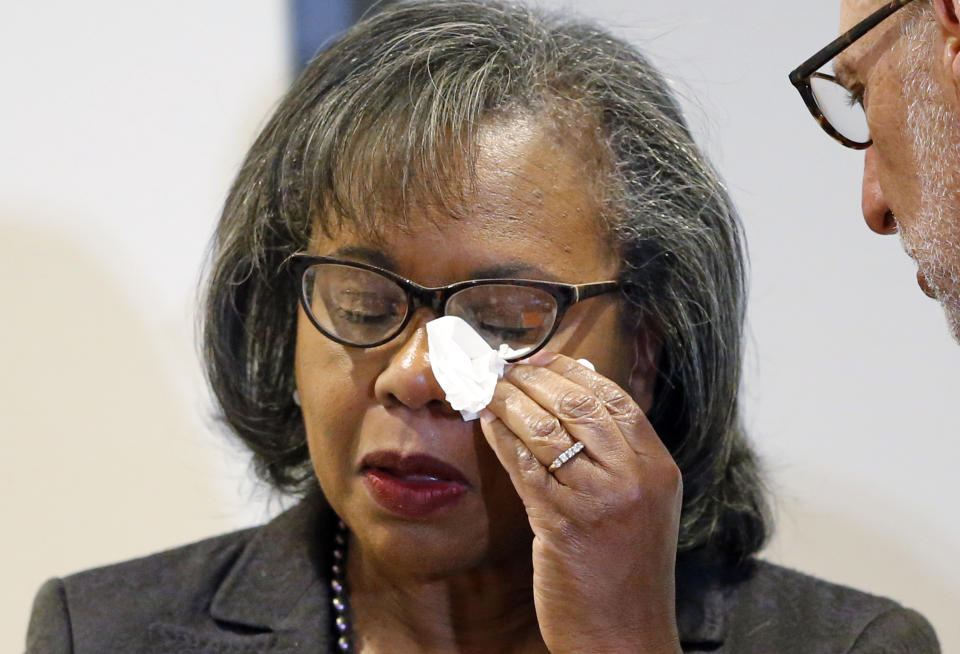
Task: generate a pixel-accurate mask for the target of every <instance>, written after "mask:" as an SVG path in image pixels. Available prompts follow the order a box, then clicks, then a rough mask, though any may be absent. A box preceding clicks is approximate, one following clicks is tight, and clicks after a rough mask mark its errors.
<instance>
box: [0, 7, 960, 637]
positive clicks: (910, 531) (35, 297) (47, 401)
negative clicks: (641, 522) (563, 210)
mask: <svg viewBox="0 0 960 654" xmlns="http://www.w3.org/2000/svg"><path fill="white" fill-rule="evenodd" d="M540 4H542V5H544V6H556V7H560V6H564V5H561V3H553V2H541V3H540ZM3 9H4V11H3V14H4V19H3V20H2V21H0V80H3V81H2V85H3V102H2V104H0V152H2V153H3V154H2V156H0V244H2V245H0V252H2V256H0V300H2V306H3V310H2V320H0V369H2V371H3V372H2V380H0V438H2V441H0V442H2V447H3V452H2V459H0V460H2V464H0V465H2V466H3V468H2V475H0V498H2V499H0V502H2V504H0V507H2V512H3V513H2V516H0V517H2V524H3V525H4V533H5V534H6V536H5V537H4V538H3V545H2V549H0V553H2V559H0V560H2V566H3V568H2V578H3V579H4V584H3V590H2V594H0V602H2V603H0V649H2V650H4V651H18V650H20V649H22V643H23V634H24V632H25V629H26V621H27V616H28V613H29V608H30V602H31V599H32V596H33V593H34V592H35V591H36V589H37V588H38V587H39V585H40V584H41V583H42V582H43V580H44V579H46V578H48V577H50V576H53V575H63V574H67V573H70V572H72V571H76V570H78V569H82V568H87V567H90V566H94V565H99V564H104V563H108V562H113V561H117V560H120V559H123V558H129V557H132V556H137V555H142V554H146V553H149V552H153V551H156V550H159V549H162V548H166V547H170V546H174V545H177V544H181V543H184V542H187V541H190V540H195V539H199V538H202V537H204V536H208V535H212V534H215V533H219V532H222V531H226V530H230V529H234V528H237V527H239V526H245V525H250V524H255V523H258V522H261V521H262V520H264V519H265V518H266V517H268V516H269V515H271V514H272V513H274V512H275V511H276V510H278V508H279V507H280V506H281V504H282V502H280V501H279V500H277V499H276V498H271V496H270V495H269V493H267V492H265V491H264V490H263V489H262V487H260V486H259V485H258V484H257V483H256V482H254V481H252V480H251V479H250V476H249V474H248V471H247V464H246V458H245V456H244V455H243V453H242V452H241V451H240V450H239V449H238V448H237V447H236V446H235V445H234V444H233V443H232V442H231V441H230V440H229V439H228V438H227V437H225V436H224V435H223V434H222V432H221V431H220V430H219V429H218V427H217V425H216V421H215V420H214V418H213V413H212V409H211V406H210V403H209V398H208V395H207V391H206V390H205V388H204V384H203V379H202V376H201V373H200V366H199V364H198V359H197V355H196V348H195V345H194V331H193V330H194V321H195V310H194V306H195V295H196V290H195V289H196V283H197V280H198V278H199V276H200V274H201V266H202V262H203V259H204V254H205V250H206V245H207V242H208V239H209V235H210V233H211V230H212V227H213V224H214V221H215V219H216V217H217V213H218V210H219V207H220V205H221V203H222V201H223V199H224V197H225V194H226V191H227V188H228V186H229V183H230V181H231V179H232V177H233V175H234V174H235V172H236V170H237V167H238V165H239V163H240V161H241V158H242V156H243V153H244V151H245V149H246V148H247V147H248V146H249V144H250V143H251V142H252V140H253V138H254V137H255V135H256V132H257V129H258V127H259V126H261V125H262V124H263V122H264V120H265V118H266V117H267V116H268V115H269V112H270V111H271V108H272V107H273V106H274V105H275V103H276V101H277V100H278V98H279V96H280V95H281V93H282V92H283V90H284V89H285V87H286V85H287V84H288V83H289V72H288V71H289V59H290V57H289V38H290V37H289V34H288V32H289V29H288V28H289V26H288V24H287V20H288V19H287V7H286V4H285V3H281V2H272V3H271V2H259V1H256V2H255V1H252V0H242V1H241V0H229V1H228V0H208V1H206V2H186V1H184V0H179V1H171V0H165V1H164V2H153V1H150V2H137V3H129V2H120V1H119V0H89V1H87V2H83V3H75V2H67V1H65V0H58V1H50V2H45V3H25V2H6V3H4V7H3ZM577 11H579V12H580V13H581V14H584V15H588V16H593V17H595V18H597V19H599V20H600V21H601V22H602V23H603V24H605V25H606V26H608V27H610V28H612V29H613V30H615V31H616V32H617V33H618V34H620V35H623V36H626V37H627V38H629V39H631V40H632V41H634V42H635V43H637V44H638V45H639V46H640V47H641V48H642V49H643V50H644V51H646V52H648V53H649V54H650V55H651V56H652V58H653V59H654V60H655V61H656V62H657V63H658V64H659V65H660V66H661V67H662V68H663V70H664V71H665V72H666V73H667V74H668V76H669V77H670V78H671V80H673V81H674V84H675V87H676V89H677V91H678V93H680V94H681V95H682V96H683V97H684V101H685V106H686V107H687V109H688V112H689V117H690V120H691V123H692V125H693V126H694V128H695V130H696V133H697V134H698V138H699V141H700V143H701V144H702V145H703V146H704V147H705V148H706V149H707V151H708V152H709V153H710V154H711V156H712V158H713V160H714V162H715V163H716V165H717V167H718V168H719V170H720V171H721V173H722V175H723V176H724V178H725V179H726V181H727V183H728V184H729V188H730V191H731V193H732V194H733V197H734V199H735V201H736V203H737V205H738V207H739V208H740V211H741V213H742V216H743V220H744V223H745V226H746V233H747V239H748V244H749V248H750V253H751V269H752V270H751V282H752V283H751V296H750V297H751V300H750V306H749V323H748V329H749V335H750V336H749V342H750V349H749V354H748V358H747V362H746V370H747V375H746V381H745V386H744V393H743V402H744V405H745V411H746V415H747V421H748V426H749V429H750V432H751V434H752V437H753V440H754V442H755V443H756V446H757V448H758V450H759V451H760V452H761V454H762V456H763V458H764V461H765V463H766V467H767V470H768V474H769V478H770V481H771V486H772V488H773V490H774V492H775V495H776V502H777V508H778V518H779V522H778V532H777V535H776V537H775V539H774V541H773V542H772V544H771V545H770V546H769V547H768V549H767V550H766V552H765V556H766V557H767V558H769V559H772V560H774V561H777V562H782V563H785V564H787V565H790V566H793V567H797V568H800V569H803V570H805V571H808V572H810V573H813V574H816V575H818V576H822V577H826V578H828V579H831V580H835V581H839V582H842V583H846V584H850V585H853V586H857V587H859V588H862V589H865V590H868V591H870V592H874V593H877V594H882V595H887V596H891V597H894V598H896V599H898V600H899V601H901V602H903V603H904V604H906V605H908V606H912V607H914V608H917V609H919V610H920V611H921V612H923V613H924V614H925V615H926V616H928V618H929V619H930V620H931V621H932V622H933V623H934V625H935V626H936V628H937V630H938V632H939V634H940V637H941V640H942V643H943V646H944V651H951V650H958V651H960V623H958V621H957V620H956V615H957V609H958V607H960V563H958V558H957V552H958V551H960V520H958V519H957V513H958V512H957V509H956V502H957V499H958V496H960V479H958V474H957V461H958V460H960V445H958V436H960V415H958V412H957V410H956V407H957V401H956V396H957V393H958V389H960V383H958V382H960V346H958V345H956V344H955V343H953V342H952V341H951V340H950V338H949V336H948V334H947V329H946V326H945V322H944V319H943V317H942V314H941V310H940V309H939V307H938V305H937V304H936V303H934V302H932V301H930V300H928V299H927V298H926V297H925V296H924V295H923V294H922V293H921V292H920V290H919V289H918V288H917V286H916V283H915V280H914V269H913V266H912V264H911V262H910V261H909V259H908V258H907V257H906V255H905V254H903V252H902V251H901V248H900V245H899V243H898V241H897V240H896V239H894V238H889V237H888V238H880V237H878V236H875V235H873V234H872V233H869V232H868V231H867V229H866V227H865V226H864V224H863V221H862V218H861V216H860V213H859V197H860V193H859V177H860V173H861V169H862V154H860V153H857V152H854V151H851V150H845V149H843V148H841V147H840V146H838V145H837V144H835V143H833V142H832V141H831V140H830V139H829V138H828V137H826V135H824V134H823V133H821V132H820V130H819V128H818V127H817V126H816V125H815V123H814V122H813V120H811V118H810V117H809V115H808V114H807V113H806V110H805V109H804V107H803V106H802V104H801V102H800V100H799V96H797V94H796V93H795V91H794V90H793V88H792V87H791V86H790V85H789V83H788V82H787V79H786V74H787V72H788V71H789V70H790V69H791V68H793V67H794V66H795V65H797V64H798V63H799V62H800V61H801V60H803V59H804V58H805V57H806V56H808V55H809V54H811V53H812V52H814V51H815V50H816V49H818V48H819V47H820V46H822V45H824V44H825V43H826V42H827V41H828V40H829V39H830V38H832V37H833V36H834V34H835V30H836V22H837V15H838V0H806V1H804V2H782V3H769V2H762V1H761V0H736V1H734V0H728V1H721V2H705V1H702V0H695V1H694V2H685V3H666V2H650V1H647V2H636V1H629V2H628V1H626V0H593V1H592V2H590V3H589V4H587V5H585V6H583V7H580V8H578V9H577Z"/></svg>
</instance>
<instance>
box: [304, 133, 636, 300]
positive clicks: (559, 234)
mask: <svg viewBox="0 0 960 654" xmlns="http://www.w3.org/2000/svg"><path fill="white" fill-rule="evenodd" d="M593 129H594V128H593V126H592V125H589V124H587V123H586V122H583V121H580V123H571V124H567V123H559V122H555V121H551V120H543V119H530V118H529V117H527V118H511V119H503V120H498V121H493V122H491V123H489V124H487V125H485V126H484V127H483V128H482V129H481V130H480V131H479V132H478V134H477V142H476V145H477V150H476V158H475V161H474V164H473V167H472V171H471V174H470V179H468V180H461V182H462V183H459V184H457V187H458V188H460V189H462V191H460V192H459V194H458V199H457V201H456V202H454V203H453V204H451V205H449V206H441V205H440V204H438V203H437V202H435V201H431V200H418V199H411V201H410V202H408V204H407V206H406V210H405V212H406V214H407V216H406V219H405V220H403V221H390V220H382V219H381V220H377V221H376V223H377V224H378V225H379V227H378V228H377V229H376V230H375V233H370V232H368V231H364V232H360V231H359V230H354V229H351V228H350V227H349V226H343V227H342V228H341V229H339V230H337V231H336V232H335V233H333V234H331V235H330V236H324V235H323V234H318V235H317V236H316V238H315V239H314V248H315V249H316V251H317V252H319V253H321V254H329V253H333V252H337V251H362V250H364V249H370V250H376V251H378V252H382V253H383V254H384V255H387V256H384V257H382V259H381V261H389V262H390V263H391V266H390V267H394V268H396V269H397V270H396V271H397V272H399V273H400V274H404V275H406V276H408V277H410V278H411V279H413V280H414V281H418V282H420V283H424V284H432V285H439V284H443V283H449V282H452V281H459V280H461V279H467V278H471V277H475V276H476V271H478V270H490V269H495V268H497V267H498V266H503V264H510V265H513V264H516V266H515V267H517V268H518V269H521V268H523V267H524V266H525V265H529V266H530V268H531V271H536V270H539V271H542V272H543V273H544V274H545V276H547V277H551V278H556V279H559V280H562V281H569V282H575V283H579V282H583V281H596V279H598V275H599V276H609V275H610V274H612V273H615V271H616V268H617V267H618V265H617V264H618V262H619V257H618V255H617V253H616V252H615V250H614V249H613V248H612V247H610V245H609V243H608V238H607V235H606V230H605V229H604V228H603V223H602V208H603V192H602V191H603V186H604V185H603V183H602V180H603V178H604V177H605V176H604V175H603V167H604V165H605V162H604V157H603V156H602V153H601V152H599V148H598V147H597V141H596V134H595V133H594V132H593ZM357 248H359V249H357ZM374 263H376V262H374ZM531 274H533V272H531ZM520 276H524V275H520Z"/></svg>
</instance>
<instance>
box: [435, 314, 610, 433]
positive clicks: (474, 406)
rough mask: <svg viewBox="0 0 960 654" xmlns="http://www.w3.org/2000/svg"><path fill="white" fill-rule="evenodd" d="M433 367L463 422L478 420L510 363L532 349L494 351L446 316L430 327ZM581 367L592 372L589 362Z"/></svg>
mask: <svg viewBox="0 0 960 654" xmlns="http://www.w3.org/2000/svg"><path fill="white" fill-rule="evenodd" d="M426 327H427V347H428V348H429V351H430V367H431V368H433V376H434V377H435V378H436V380H437V383H438V384H440V388H442V389H443V391H444V393H446V394H447V402H448V403H449V404H450V406H452V407H453V408H454V409H456V410H457V411H459V412H460V415H461V416H463V419H464V420H467V421H469V420H476V419H477V417H478V416H479V415H480V411H481V410H482V409H483V408H484V407H486V406H487V405H488V404H490V400H492V399H493V390H494V388H495V387H496V385H497V380H499V379H500V378H501V377H503V370H504V366H505V365H506V363H507V359H509V358H512V357H517V356H522V355H523V354H524V352H525V351H527V350H528V349H529V348H525V349H520V350H513V349H511V348H510V347H509V346H508V345H507V344H506V343H503V344H501V345H500V347H499V348H498V349H496V350H494V349H493V348H492V347H490V346H489V345H487V342H486V341H485V340H483V337H482V336H480V334H478V333H477V332H476V331H474V329H473V328H472V327H471V326H470V325H469V324H467V322H466V321H464V320H463V319H462V318H458V317H457V316H443V317H441V318H437V319H436V320H431V321H430V322H428V323H427V325H426ZM579 361H580V363H582V364H583V365H585V366H587V367H588V368H590V369H591V370H593V369H594V367H593V365H592V364H591V363H590V362H589V361H587V360H586V359H580V360H579Z"/></svg>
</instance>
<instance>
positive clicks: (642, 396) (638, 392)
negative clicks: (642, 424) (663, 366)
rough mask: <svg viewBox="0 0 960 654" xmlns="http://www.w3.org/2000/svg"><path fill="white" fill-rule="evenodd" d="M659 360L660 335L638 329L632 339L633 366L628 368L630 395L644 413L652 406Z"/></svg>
mask: <svg viewBox="0 0 960 654" xmlns="http://www.w3.org/2000/svg"><path fill="white" fill-rule="evenodd" d="M659 360H660V337H659V336H658V335H656V334H655V333H653V331H652V330H648V329H642V328H641V329H639V330H638V331H637V335H636V336H635V340H634V357H633V367H632V368H631V369H630V388H629V390H630V395H631V396H632V397H633V399H634V400H636V401H637V404H638V405H639V406H640V408H641V409H643V412H644V413H646V412H647V411H649V410H650V407H652V406H653V389H654V387H655V386H656V384H657V375H658V373H659V367H658V365H657V364H658V362H659Z"/></svg>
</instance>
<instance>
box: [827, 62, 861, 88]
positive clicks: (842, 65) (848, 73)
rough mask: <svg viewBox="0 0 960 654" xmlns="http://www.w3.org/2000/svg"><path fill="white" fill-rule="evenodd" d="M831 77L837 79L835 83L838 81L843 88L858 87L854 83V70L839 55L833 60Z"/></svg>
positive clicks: (855, 75)
mask: <svg viewBox="0 0 960 654" xmlns="http://www.w3.org/2000/svg"><path fill="white" fill-rule="evenodd" d="M841 54H842V53H841ZM833 76H834V77H836V78H837V81H839V82H840V84H842V85H843V86H844V88H847V89H852V88H854V87H855V86H857V85H859V82H857V81H856V78H857V72H856V70H855V69H854V67H853V66H851V65H850V64H849V63H847V60H846V59H845V58H842V57H841V56H840V55H838V56H836V57H835V58H834V59H833Z"/></svg>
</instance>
